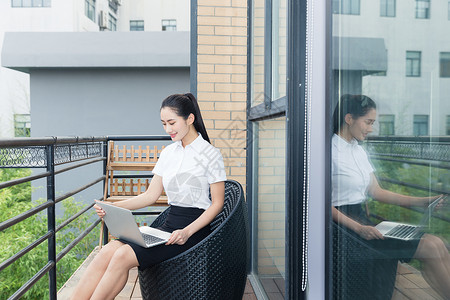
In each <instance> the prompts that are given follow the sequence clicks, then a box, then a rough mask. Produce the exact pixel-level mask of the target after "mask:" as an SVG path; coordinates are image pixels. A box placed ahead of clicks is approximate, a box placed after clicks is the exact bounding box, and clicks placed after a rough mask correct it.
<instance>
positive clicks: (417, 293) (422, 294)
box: [58, 248, 443, 300]
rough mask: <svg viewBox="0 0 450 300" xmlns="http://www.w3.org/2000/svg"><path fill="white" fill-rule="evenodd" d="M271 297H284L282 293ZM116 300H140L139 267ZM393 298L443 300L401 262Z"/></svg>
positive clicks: (248, 292)
mask: <svg viewBox="0 0 450 300" xmlns="http://www.w3.org/2000/svg"><path fill="white" fill-rule="evenodd" d="M97 253H98V248H96V249H95V250H94V251H93V252H92V253H91V254H90V255H89V257H88V258H87V259H86V260H85V261H84V262H83V264H82V265H81V266H80V267H79V268H78V270H77V271H76V272H75V273H74V274H73V275H72V277H71V278H70V279H69V280H68V281H67V282H66V284H65V285H64V286H63V287H62V288H61V289H60V290H59V292H58V299H59V300H67V299H70V296H71V295H72V293H73V290H74V288H75V286H76V284H77V283H78V281H79V280H80V277H81V275H82V274H83V272H84V271H85V269H86V267H87V266H88V265H89V263H90V262H91V261H92V259H93V258H94V257H95V255H96V254H97ZM270 298H271V299H284V298H283V297H282V296H281V294H280V295H278V296H276V297H270ZM115 299H116V300H124V299H135V300H140V299H142V297H141V291H140V288H139V280H138V271H137V268H135V269H132V270H130V273H129V277H128V283H127V284H126V286H125V288H124V289H123V290H122V292H121V293H120V294H119V295H118V296H117V297H116V298H115ZM242 299H243V300H257V297H256V296H255V293H254V291H253V288H252V286H251V285H250V282H249V281H248V280H247V285H246V287H245V292H244V297H243V298H242ZM391 300H443V299H442V298H441V297H440V296H439V295H438V294H437V293H436V292H435V291H434V290H433V289H432V288H430V286H429V285H428V284H427V283H426V281H425V280H424V279H423V277H422V275H421V274H420V272H419V271H418V270H416V269H414V268H413V267H411V266H409V265H408V264H399V265H398V270H397V279H396V283H395V290H394V294H393V296H392V299H391Z"/></svg>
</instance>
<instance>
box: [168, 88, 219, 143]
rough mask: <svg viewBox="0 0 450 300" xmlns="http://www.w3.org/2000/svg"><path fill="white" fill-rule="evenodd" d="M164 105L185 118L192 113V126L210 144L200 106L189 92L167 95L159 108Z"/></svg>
mask: <svg viewBox="0 0 450 300" xmlns="http://www.w3.org/2000/svg"><path fill="white" fill-rule="evenodd" d="M164 107H170V108H171V109H173V110H174V111H175V113H176V114H177V115H178V116H180V117H182V118H184V119H185V120H187V118H188V117H189V115H190V114H193V115H194V128H195V130H197V132H199V133H200V134H201V135H202V137H203V139H204V140H206V141H207V142H208V143H210V144H211V141H210V140H209V136H208V133H207V132H206V127H205V124H204V122H203V118H202V114H201V112H200V107H199V106H198V102H197V99H195V97H194V95H192V94H191V93H187V94H184V95H183V94H174V95H170V96H168V97H167V98H166V99H164V101H163V102H162V104H161V109H163V108H164Z"/></svg>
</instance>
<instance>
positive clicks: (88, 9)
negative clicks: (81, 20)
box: [84, 0, 95, 22]
mask: <svg viewBox="0 0 450 300" xmlns="http://www.w3.org/2000/svg"><path fill="white" fill-rule="evenodd" d="M84 14H85V15H86V17H88V18H89V19H91V20H92V21H94V22H95V0H85V1H84Z"/></svg>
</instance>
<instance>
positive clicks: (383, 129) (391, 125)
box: [378, 115, 395, 135]
mask: <svg viewBox="0 0 450 300" xmlns="http://www.w3.org/2000/svg"><path fill="white" fill-rule="evenodd" d="M378 123H379V124H380V131H379V134H380V135H394V134H395V116H394V115H379V117H378Z"/></svg>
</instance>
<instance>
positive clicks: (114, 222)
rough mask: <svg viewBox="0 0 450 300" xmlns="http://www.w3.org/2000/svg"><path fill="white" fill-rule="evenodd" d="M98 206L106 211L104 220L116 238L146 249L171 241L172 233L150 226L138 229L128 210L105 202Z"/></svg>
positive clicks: (99, 203)
mask: <svg viewBox="0 0 450 300" xmlns="http://www.w3.org/2000/svg"><path fill="white" fill-rule="evenodd" d="M97 204H98V206H100V207H101V208H102V209H103V210H104V211H105V213H106V214H105V216H104V217H103V220H104V221H105V222H106V226H108V229H109V231H110V232H111V234H112V235H113V236H115V237H116V238H119V239H123V240H125V241H129V242H133V243H135V244H136V245H139V246H142V247H145V248H150V247H153V246H156V245H160V244H164V243H166V242H167V241H168V240H169V237H170V235H171V233H170V232H166V231H162V230H159V229H156V228H152V227H148V226H141V227H138V225H137V224H136V221H135V219H134V217H133V214H132V213H131V211H130V210H128V209H125V208H121V207H117V206H114V205H111V204H107V203H104V202H97Z"/></svg>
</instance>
